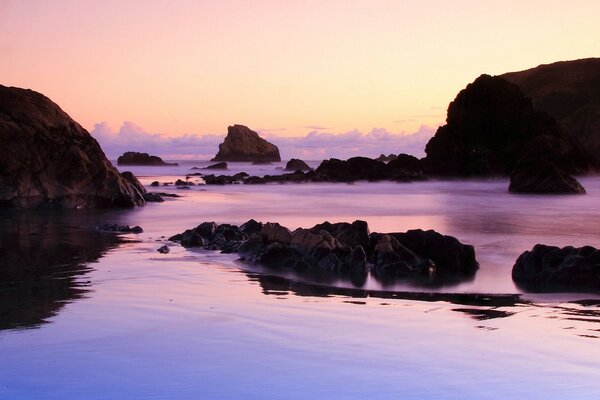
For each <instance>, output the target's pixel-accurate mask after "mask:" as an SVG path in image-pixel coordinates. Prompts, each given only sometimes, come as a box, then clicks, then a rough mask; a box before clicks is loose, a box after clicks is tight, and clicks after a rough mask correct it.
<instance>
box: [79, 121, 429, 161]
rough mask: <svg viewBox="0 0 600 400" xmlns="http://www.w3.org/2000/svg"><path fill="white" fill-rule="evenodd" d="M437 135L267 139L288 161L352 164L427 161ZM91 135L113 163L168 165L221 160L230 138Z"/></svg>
mask: <svg viewBox="0 0 600 400" xmlns="http://www.w3.org/2000/svg"><path fill="white" fill-rule="evenodd" d="M320 129H327V128H320ZM435 129H436V128H435V127H429V126H425V125H423V126H421V127H420V128H419V130H417V131H416V132H396V133H394V132H390V131H388V130H386V129H383V128H374V129H372V130H371V131H369V132H367V133H363V132H360V131H358V130H351V131H348V132H344V133H336V132H322V131H320V130H316V129H313V130H311V131H310V132H308V133H307V134H306V135H304V136H295V137H287V136H280V135H276V134H271V133H268V132H265V131H263V132H261V135H262V136H263V137H265V139H267V140H269V141H270V142H272V143H274V144H275V145H277V147H279V150H280V153H281V157H282V158H283V159H290V158H292V157H296V158H303V159H306V160H320V159H323V158H332V157H335V158H341V159H346V158H349V157H353V156H358V155H361V156H368V157H376V156H378V155H379V154H390V153H408V154H413V155H415V156H417V157H422V156H424V149H425V144H426V143H427V141H428V140H429V139H430V138H431V136H433V134H434V132H435ZM91 134H92V136H94V137H95V138H96V140H98V142H99V143H100V145H101V146H102V149H103V150H104V152H105V153H106V154H107V156H108V157H109V158H111V159H115V158H117V157H118V156H119V155H121V154H123V153H124V152H126V151H141V152H146V153H150V154H154V155H158V156H161V157H163V158H165V159H168V160H173V159H210V158H212V157H213V156H214V155H215V154H216V152H217V151H218V148H219V144H220V143H221V142H222V141H223V138H224V134H220V135H196V134H186V135H181V136H168V135H163V134H158V133H149V132H146V131H145V130H144V129H143V128H141V127H139V126H137V125H136V124H134V123H132V122H124V123H123V125H122V126H121V127H120V128H119V130H118V131H113V130H112V129H111V128H110V127H109V126H108V124H106V123H105V122H101V123H98V124H96V125H95V126H94V128H93V129H92V131H91Z"/></svg>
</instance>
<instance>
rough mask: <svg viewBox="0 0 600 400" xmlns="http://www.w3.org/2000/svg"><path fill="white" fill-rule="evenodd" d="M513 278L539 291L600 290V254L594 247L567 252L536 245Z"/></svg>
mask: <svg viewBox="0 0 600 400" xmlns="http://www.w3.org/2000/svg"><path fill="white" fill-rule="evenodd" d="M512 278H513V280H514V281H515V282H516V283H517V284H519V285H520V286H522V287H524V288H526V289H528V290H535V291H548V290H552V289H558V290H564V289H568V290H594V291H598V290H600V251H598V249H595V248H594V247H591V246H584V247H580V248H576V247H572V246H567V247H563V248H559V247H555V246H546V245H543V244H536V245H535V246H534V247H533V249H532V250H530V251H525V252H524V253H523V254H521V255H520V256H519V258H518V259H517V261H516V263H515V265H514V266H513V269H512Z"/></svg>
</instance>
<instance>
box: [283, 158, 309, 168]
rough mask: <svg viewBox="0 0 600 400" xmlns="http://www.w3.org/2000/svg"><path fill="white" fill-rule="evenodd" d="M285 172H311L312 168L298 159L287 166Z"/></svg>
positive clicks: (292, 160) (289, 162) (293, 159)
mask: <svg viewBox="0 0 600 400" xmlns="http://www.w3.org/2000/svg"><path fill="white" fill-rule="evenodd" d="M285 170H286V171H310V170H311V168H310V167H309V166H308V164H307V163H305V162H304V161H302V160H299V159H297V158H292V159H291V160H290V161H288V162H287V164H286V165H285Z"/></svg>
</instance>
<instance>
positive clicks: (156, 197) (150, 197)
mask: <svg viewBox="0 0 600 400" xmlns="http://www.w3.org/2000/svg"><path fill="white" fill-rule="evenodd" d="M144 200H146V203H162V202H164V201H165V199H163V198H162V196H161V195H160V194H158V193H145V194H144Z"/></svg>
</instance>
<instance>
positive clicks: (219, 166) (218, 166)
mask: <svg viewBox="0 0 600 400" xmlns="http://www.w3.org/2000/svg"><path fill="white" fill-rule="evenodd" d="M204 169H227V163H226V162H219V163H216V164H212V165H209V166H208V167H206V168H204Z"/></svg>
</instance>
